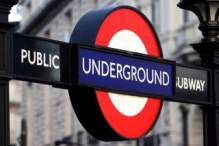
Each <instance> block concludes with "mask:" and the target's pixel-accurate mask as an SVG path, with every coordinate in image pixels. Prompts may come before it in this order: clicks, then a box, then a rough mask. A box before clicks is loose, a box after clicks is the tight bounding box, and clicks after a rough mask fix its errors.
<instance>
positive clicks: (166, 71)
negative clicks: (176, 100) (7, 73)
mask: <svg viewBox="0 0 219 146" xmlns="http://www.w3.org/2000/svg"><path fill="white" fill-rule="evenodd" d="M102 50H104V49H102ZM78 59H79V84H80V85H90V86H92V87H94V86H95V87H96V88H98V87H99V88H104V89H105V90H108V91H109V90H113V91H115V90H116V91H117V92H119V91H123V92H130V93H131V94H136V93H139V94H143V95H144V94H147V95H152V96H153V95H163V96H174V95H175V64H174V63H173V62H165V61H164V60H160V59H158V58H156V59H155V58H153V59H152V58H147V56H146V55H144V56H142V55H140V56H137V55H124V54H123V53H115V52H110V51H109V52H106V51H100V50H99V51H98V50H95V49H88V48H86V47H82V46H81V47H79V58H78Z"/></svg>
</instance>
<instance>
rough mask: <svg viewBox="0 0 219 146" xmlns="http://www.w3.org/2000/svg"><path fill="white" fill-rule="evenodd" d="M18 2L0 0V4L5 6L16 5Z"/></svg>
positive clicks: (16, 0) (15, 0) (14, 0)
mask: <svg viewBox="0 0 219 146" xmlns="http://www.w3.org/2000/svg"><path fill="white" fill-rule="evenodd" d="M18 1H19V0H0V3H2V4H5V5H10V6H13V5H16V4H17V3H18Z"/></svg>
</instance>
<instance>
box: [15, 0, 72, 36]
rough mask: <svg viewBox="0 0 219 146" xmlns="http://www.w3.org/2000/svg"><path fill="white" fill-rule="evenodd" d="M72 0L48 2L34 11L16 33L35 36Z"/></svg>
mask: <svg viewBox="0 0 219 146" xmlns="http://www.w3.org/2000/svg"><path fill="white" fill-rule="evenodd" d="M71 1H72V0H61V1H60V0H48V1H46V2H45V5H44V6H43V7H40V8H39V9H38V10H36V11H35V12H34V13H33V14H32V15H31V16H30V19H29V20H27V22H25V23H24V25H22V26H21V27H20V29H19V30H18V32H22V33H26V34H32V35H35V34H36V33H37V32H38V31H39V30H40V29H41V28H42V27H44V26H45V25H46V24H47V23H48V22H49V21H50V20H51V19H52V18H54V16H55V15H57V14H58V13H59V12H60V11H61V10H62V9H63V8H64V7H65V6H66V5H67V4H68V3H69V2H71Z"/></svg>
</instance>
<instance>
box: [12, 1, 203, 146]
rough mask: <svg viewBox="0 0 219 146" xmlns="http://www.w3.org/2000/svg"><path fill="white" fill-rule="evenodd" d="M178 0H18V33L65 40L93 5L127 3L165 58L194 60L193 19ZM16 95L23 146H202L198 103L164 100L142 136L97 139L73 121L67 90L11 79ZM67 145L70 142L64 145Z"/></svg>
mask: <svg viewBox="0 0 219 146" xmlns="http://www.w3.org/2000/svg"><path fill="white" fill-rule="evenodd" d="M178 2H179V1H178V0H165V1H163V0H61V1H60V0H20V2H19V5H20V6H22V11H21V15H22V21H21V22H20V27H19V29H18V32H21V33H25V34H30V35H36V36H40V37H44V38H49V39H53V40H59V41H64V42H69V39H70V37H71V33H72V31H73V29H74V27H75V25H76V24H77V22H78V20H79V19H80V18H81V17H82V15H83V14H85V13H86V12H88V11H89V10H92V9H95V8H99V7H110V6H118V5H131V6H133V7H136V8H138V9H139V10H141V11H142V12H143V13H144V14H145V15H146V16H147V17H148V19H149V20H150V21H151V22H152V23H153V25H154V27H155V30H156V31H157V33H158V37H159V39H160V42H161V45H162V50H163V54H164V58H165V59H170V60H174V61H177V62H178V63H182V64H193V65H194V64H198V63H199V57H198V55H197V53H196V52H195V51H193V50H192V48H191V46H190V45H189V44H191V43H195V42H198V41H199V40H200V38H201V33H200V32H199V30H198V20H197V18H196V16H195V15H194V14H192V13H190V12H185V11H183V10H181V9H179V8H178V7H177V3H178ZM14 84H15V85H16V87H17V88H19V93H20V97H21V102H20V106H21V109H20V110H21V112H20V113H21V119H23V120H25V121H26V129H27V145H28V146H54V145H55V143H56V142H58V141H59V142H62V143H63V144H64V143H65V142H66V141H68V142H71V143H76V144H78V145H82V146H146V145H150V146H202V145H203V132H202V131H203V130H202V129H203V126H202V111H201V109H200V108H199V106H198V105H191V104H182V103H174V102H164V103H163V108H162V112H161V115H160V117H159V120H158V122H157V123H156V125H155V127H154V128H153V130H152V131H151V132H150V134H148V136H146V137H145V138H144V139H141V140H136V141H125V142H102V141H98V140H96V139H95V138H93V137H92V136H91V135H89V134H88V133H87V132H86V131H85V130H84V128H83V127H82V126H81V124H80V122H79V121H78V119H77V117H76V115H75V113H74V110H73V108H72V105H71V102H70V98H69V95H68V91H67V90H64V89H57V88H52V87H51V86H48V85H41V84H36V83H29V82H21V81H15V83H14ZM66 145H70V144H66Z"/></svg>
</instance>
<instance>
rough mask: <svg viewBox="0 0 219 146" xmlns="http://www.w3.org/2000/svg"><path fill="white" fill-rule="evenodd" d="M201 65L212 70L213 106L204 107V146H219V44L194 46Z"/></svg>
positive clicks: (210, 43)
mask: <svg viewBox="0 0 219 146" xmlns="http://www.w3.org/2000/svg"><path fill="white" fill-rule="evenodd" d="M192 46H193V48H194V49H195V50H196V51H197V52H198V53H199V54H200V57H201V64H202V66H205V67H207V68H211V69H212V75H211V76H212V83H211V89H212V91H211V92H212V98H211V101H212V105H209V106H207V105H203V106H202V110H203V129H204V131H203V132H204V135H203V136H204V146H219V42H218V41H214V42H207V43H197V44H192Z"/></svg>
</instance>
